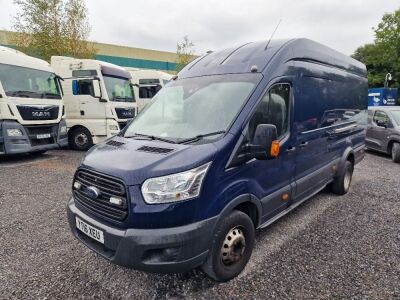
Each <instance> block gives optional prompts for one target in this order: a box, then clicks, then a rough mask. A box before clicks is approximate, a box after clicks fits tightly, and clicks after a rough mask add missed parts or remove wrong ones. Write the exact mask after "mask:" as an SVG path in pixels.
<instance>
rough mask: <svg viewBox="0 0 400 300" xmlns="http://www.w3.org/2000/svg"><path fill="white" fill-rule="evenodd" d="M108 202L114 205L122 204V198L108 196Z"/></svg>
mask: <svg viewBox="0 0 400 300" xmlns="http://www.w3.org/2000/svg"><path fill="white" fill-rule="evenodd" d="M110 203H112V204H115V205H122V199H121V198H117V197H110Z"/></svg>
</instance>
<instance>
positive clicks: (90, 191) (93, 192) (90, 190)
mask: <svg viewBox="0 0 400 300" xmlns="http://www.w3.org/2000/svg"><path fill="white" fill-rule="evenodd" d="M83 192H84V193H85V194H86V196H88V197H89V198H92V199H97V198H99V197H100V194H101V192H100V190H99V189H98V188H97V187H94V186H88V187H87V188H86V189H85V190H84V191H83Z"/></svg>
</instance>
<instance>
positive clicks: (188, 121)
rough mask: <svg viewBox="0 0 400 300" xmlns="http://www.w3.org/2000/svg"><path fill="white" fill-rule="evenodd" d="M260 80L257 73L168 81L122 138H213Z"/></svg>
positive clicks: (227, 123)
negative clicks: (139, 135) (136, 136)
mask: <svg viewBox="0 0 400 300" xmlns="http://www.w3.org/2000/svg"><path fill="white" fill-rule="evenodd" d="M260 80H261V75H260V74H236V75H235V74H230V75H214V76H203V77H196V78H188V79H181V80H178V81H171V82H170V83H169V84H168V85H167V86H166V87H164V88H163V89H161V91H160V92H159V93H158V94H157V95H156V96H155V97H154V98H153V99H152V100H151V102H150V103H149V105H147V106H146V108H145V109H144V110H143V111H142V112H141V113H140V114H139V115H138V116H137V117H136V118H135V119H134V120H133V121H132V123H131V124H130V125H129V127H128V128H127V130H126V132H125V137H132V136H135V135H138V134H142V135H148V136H152V137H162V138H168V139H169V140H174V141H175V142H180V141H182V140H186V139H191V138H194V137H196V136H202V135H206V136H207V137H208V138H216V137H218V136H220V135H221V134H223V133H224V132H225V131H226V130H227V129H228V127H229V126H230V124H231V123H232V122H233V121H234V118H235V117H236V115H237V114H238V113H239V111H240V109H241V108H242V106H243V105H244V103H245V102H246V100H247V99H248V97H249V95H250V94H251V92H252V91H253V90H254V88H255V86H256V85H257V84H258V82H259V81H260ZM210 133H219V134H211V135H210Z"/></svg>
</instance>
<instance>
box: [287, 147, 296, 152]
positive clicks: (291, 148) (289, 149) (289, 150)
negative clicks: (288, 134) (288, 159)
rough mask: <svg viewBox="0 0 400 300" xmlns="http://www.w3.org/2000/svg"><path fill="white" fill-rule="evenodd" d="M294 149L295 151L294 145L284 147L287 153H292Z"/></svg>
mask: <svg viewBox="0 0 400 300" xmlns="http://www.w3.org/2000/svg"><path fill="white" fill-rule="evenodd" d="M294 151H296V147H289V148H287V149H286V152H287V153H292V152H294Z"/></svg>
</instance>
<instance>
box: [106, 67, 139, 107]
mask: <svg viewBox="0 0 400 300" xmlns="http://www.w3.org/2000/svg"><path fill="white" fill-rule="evenodd" d="M103 78H104V83H105V85H106V90H107V94H108V98H109V99H110V101H118V102H135V96H134V94H133V89H132V84H131V82H130V80H129V79H127V78H121V77H112V76H108V75H104V74H103Z"/></svg>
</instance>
